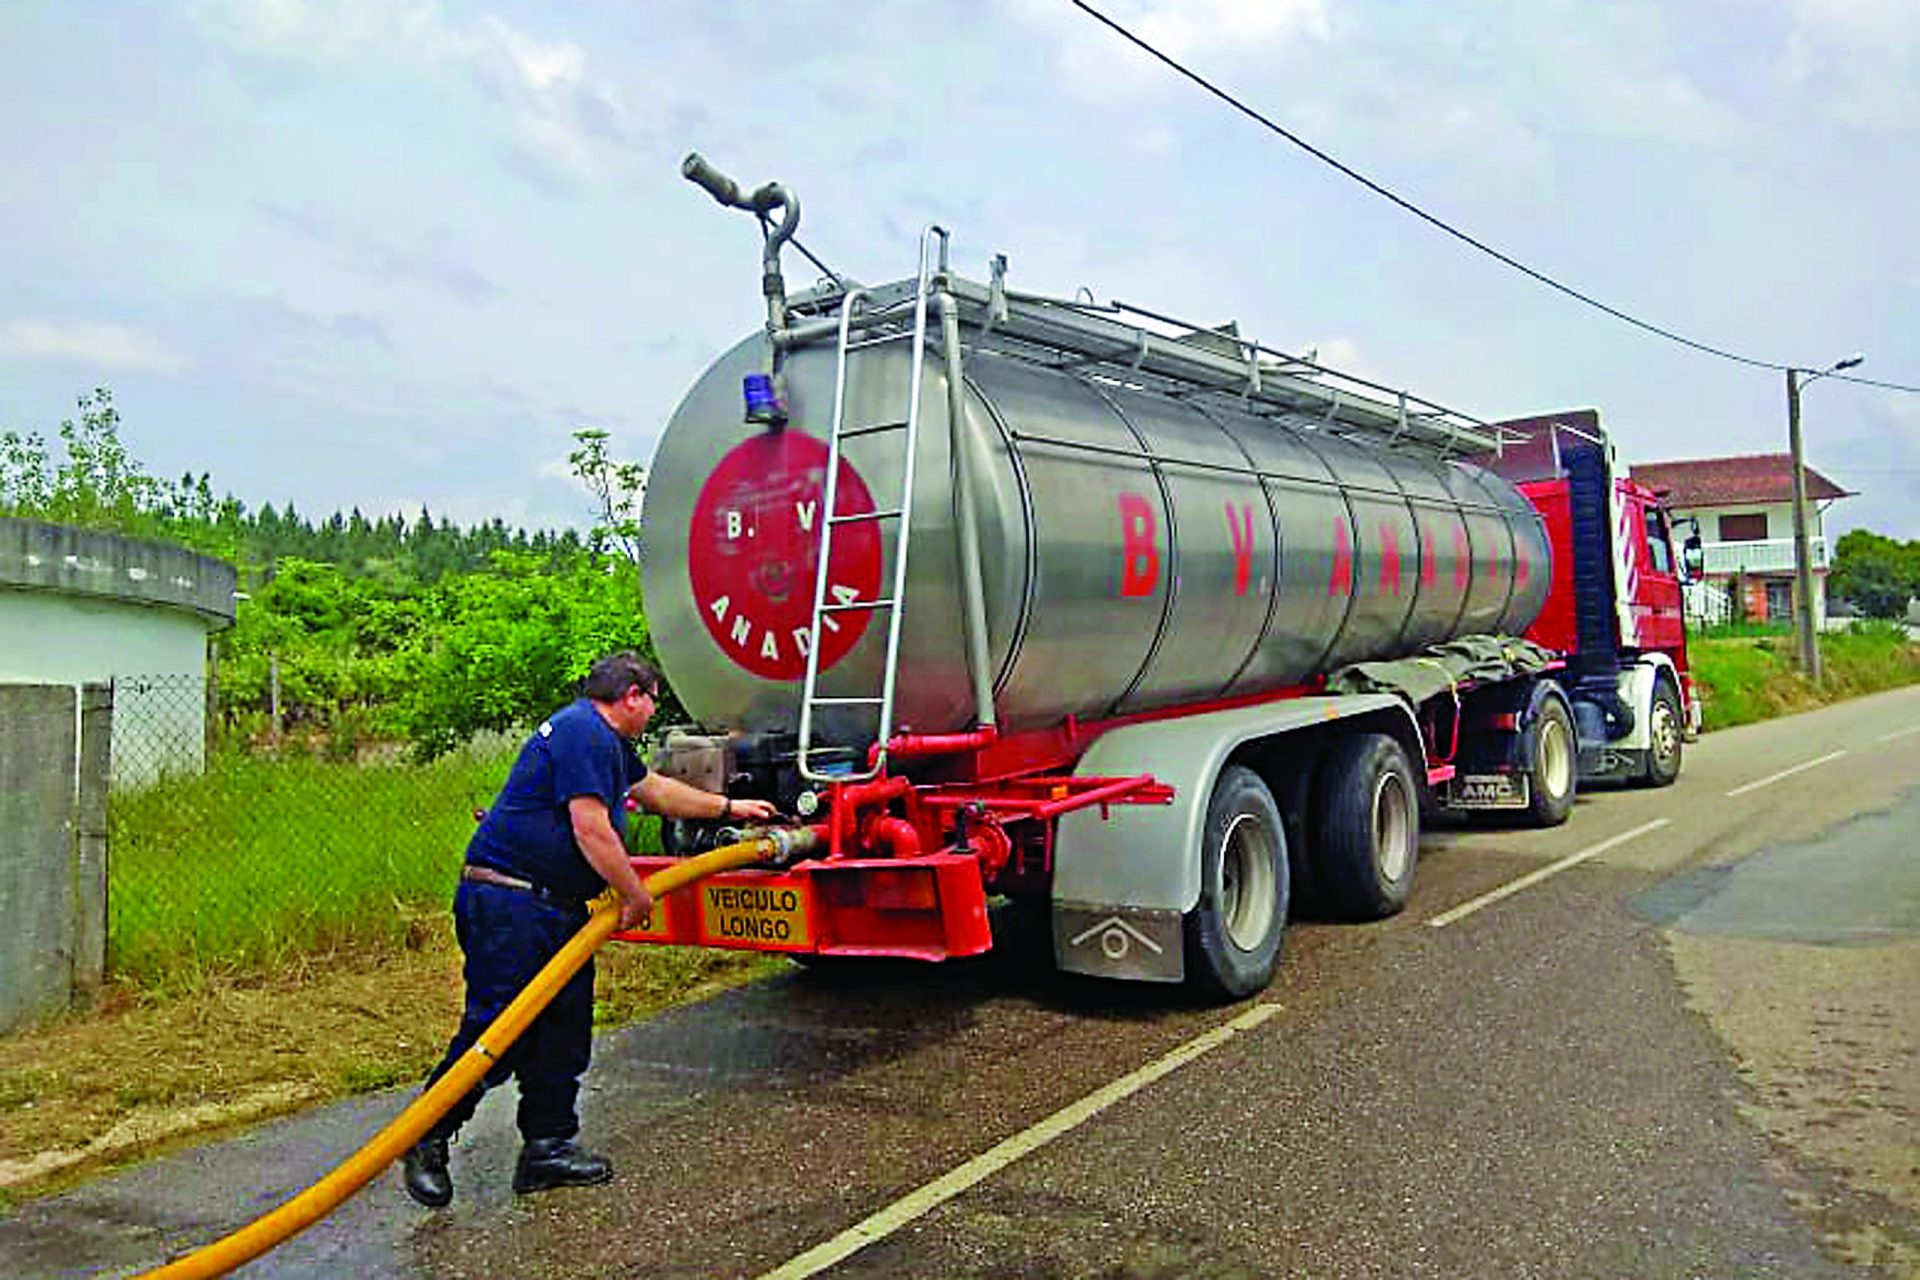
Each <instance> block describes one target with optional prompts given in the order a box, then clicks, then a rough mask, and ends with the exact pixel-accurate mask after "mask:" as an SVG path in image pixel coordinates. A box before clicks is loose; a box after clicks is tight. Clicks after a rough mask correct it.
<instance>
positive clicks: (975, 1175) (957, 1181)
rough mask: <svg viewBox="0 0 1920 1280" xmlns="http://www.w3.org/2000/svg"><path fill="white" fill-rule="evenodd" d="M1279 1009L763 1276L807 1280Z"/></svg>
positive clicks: (1127, 1078)
mask: <svg viewBox="0 0 1920 1280" xmlns="http://www.w3.org/2000/svg"><path fill="white" fill-rule="evenodd" d="M1279 1012H1280V1006H1279V1005H1277V1004H1273V1003H1262V1004H1257V1005H1255V1006H1254V1007H1253V1008H1251V1009H1248V1010H1247V1011H1246V1012H1244V1013H1242V1014H1240V1015H1239V1016H1237V1017H1235V1018H1233V1019H1231V1020H1230V1021H1228V1022H1225V1023H1222V1024H1221V1025H1220V1026H1217V1027H1215V1028H1214V1029H1213V1030H1211V1031H1207V1032H1203V1033H1202V1034H1200V1035H1198V1036H1195V1037H1194V1038H1193V1039H1191V1040H1189V1041H1187V1042H1186V1043H1185V1044H1183V1045H1180V1046H1179V1047H1177V1048H1175V1049H1173V1050H1171V1051H1170V1052H1168V1053H1166V1054H1164V1055H1162V1056H1161V1057H1159V1058H1157V1059H1155V1060H1154V1061H1152V1062H1150V1063H1148V1064H1147V1065H1146V1066H1144V1067H1141V1068H1139V1069H1138V1070H1136V1071H1130V1072H1128V1073H1127V1074H1126V1075H1124V1076H1121V1077H1120V1078H1119V1079H1118V1080H1115V1081H1112V1082H1111V1083H1109V1084H1106V1085H1103V1086H1101V1087H1100V1088H1098V1089H1096V1090H1094V1091H1093V1092H1092V1093H1090V1094H1088V1095H1087V1096H1086V1097H1084V1098H1081V1099H1080V1100H1079V1101H1078V1102H1071V1103H1068V1104H1067V1105H1066V1106H1064V1107H1062V1108H1060V1110H1058V1111H1056V1112H1054V1113H1053V1114H1052V1115H1050V1116H1048V1117H1047V1118H1046V1119H1044V1120H1041V1121H1039V1122H1038V1123H1036V1124H1033V1125H1031V1126H1029V1127H1027V1128H1025V1129H1022V1130H1021V1131H1020V1132H1019V1133H1016V1134H1014V1135H1013V1136H1012V1137H1010V1138H1006V1139H1004V1140H1003V1141H1001V1142H999V1143H996V1144H995V1145H994V1146H992V1147H990V1148H988V1149H987V1150H986V1151H983V1152H981V1153H980V1154H979V1155H977V1156H975V1157H973V1159H971V1160H968V1161H967V1162H966V1163H965V1164H962V1165H960V1166H958V1167H956V1168H954V1169H952V1170H950V1171H948V1172H947V1173H944V1174H942V1175H941V1176H940V1177H938V1178H935V1179H934V1180H933V1181H932V1182H929V1183H926V1184H925V1185H923V1186H921V1187H919V1188H917V1189H915V1190H913V1191H909V1192H908V1193H907V1194H906V1195H904V1196H902V1197H900V1198H899V1199H898V1200H895V1201H894V1202H893V1203H892V1204H890V1205H888V1206H886V1207H885V1208H883V1209H881V1210H880V1211H879V1212H877V1213H874V1214H871V1215H869V1216H867V1217H865V1218H862V1219H861V1220H860V1221H859V1222H856V1223H854V1224H853V1225H852V1226H851V1227H848V1228H847V1229H846V1230H845V1231H842V1232H841V1233H840V1234H839V1235H837V1236H834V1237H833V1238H832V1239H831V1240H827V1241H824V1242H823V1243H821V1244H817V1245H815V1246H814V1247H813V1248H811V1249H809V1250H807V1251H806V1252H805V1253H802V1254H798V1255H796V1256H795V1257H792V1258H789V1259H788V1260H787V1261H785V1262H783V1263H781V1264H780V1265H779V1266H777V1267H775V1268H774V1269H773V1270H771V1271H768V1272H764V1273H762V1274H761V1275H760V1277H759V1280H806V1277H808V1276H814V1275H818V1274H819V1273H820V1272H822V1271H825V1270H826V1269H827V1268H828V1267H831V1266H833V1265H835V1264H836V1263H838V1262H841V1261H843V1260H844V1259H846V1258H849V1257H851V1256H853V1255H854V1254H855V1253H858V1252H859V1251H860V1250H862V1249H864V1248H866V1247H867V1246H868V1245H870V1244H872V1243H874V1242H875V1241H876V1240H881V1239H884V1238H885V1237H887V1236H889V1235H891V1234H893V1233H894V1232H895V1231H898V1230H899V1229H900V1228H901V1227H904V1226H906V1225H907V1224H908V1223H910V1222H912V1221H914V1220H915V1219H916V1218H919V1217H922V1216H923V1215H925V1214H927V1213H929V1212H931V1211H932V1210H934V1209H937V1208H939V1207H940V1206H941V1205H943V1204H945V1203H946V1202H947V1201H949V1200H951V1199H953V1198H954V1197H955V1196H957V1195H959V1194H960V1193H961V1192H963V1191H966V1190H967V1189H968V1188H970V1187H972V1186H974V1185H975V1184H977V1183H980V1182H983V1181H985V1180H986V1179H987V1178H989V1177H991V1176H993V1175H994V1174H995V1173H998V1172H999V1171H1000V1170H1001V1169H1004V1168H1006V1167H1007V1166H1008V1165H1010V1164H1012V1163H1013V1162H1014V1161H1016V1160H1019V1159H1021V1158H1022V1157H1023V1156H1028V1155H1031V1154H1032V1153H1033V1152H1035V1151H1038V1150H1039V1149H1040V1148H1041V1147H1044V1146H1046V1145H1047V1144H1048V1143H1049V1142H1052V1141H1053V1140H1054V1139H1055V1138H1059V1137H1061V1136H1063V1135H1065V1134H1067V1133H1070V1132H1072V1131H1073V1130H1074V1129H1077V1128H1079V1127H1080V1126H1081V1125H1083V1124H1085V1123H1086V1122H1087V1121H1088V1120H1091V1119H1092V1118H1093V1117H1094V1116H1096V1115H1098V1114H1100V1113H1101V1112H1102V1111H1105V1110H1106V1109H1107V1108H1108V1107H1110V1106H1112V1105H1113V1104H1114V1103H1116V1102H1120V1101H1122V1100H1124V1099H1126V1098H1129V1097H1131V1096H1132V1095H1134V1094H1136V1093H1138V1092H1140V1090H1142V1089H1144V1088H1146V1087H1147V1086H1148V1085H1150V1084H1152V1083H1153V1082H1154V1081H1156V1080H1158V1079H1160V1078H1161V1077H1162V1076H1165V1075H1169V1074H1171V1073H1173V1072H1174V1071H1177V1070H1179V1069H1180V1068H1181V1067H1184V1066H1186V1065H1187V1064H1188V1063H1189V1062H1192V1061H1193V1060H1194V1059H1196V1058H1199V1057H1202V1056H1203V1055H1205V1054H1208V1053H1211V1052H1213V1051H1214V1050H1215V1049H1218V1048H1219V1047H1220V1046H1221V1045H1223V1044H1225V1043H1227V1041H1229V1040H1231V1039H1233V1038H1234V1037H1235V1036H1237V1035H1239V1034H1240V1033H1241V1032H1243V1031H1251V1030H1252V1029H1253V1028H1254V1027H1257V1026H1259V1025H1260V1024H1261V1023H1263V1022H1265V1021H1266V1020H1267V1019H1268V1018H1271V1017H1272V1016H1273V1015H1274V1014H1276V1013H1279Z"/></svg>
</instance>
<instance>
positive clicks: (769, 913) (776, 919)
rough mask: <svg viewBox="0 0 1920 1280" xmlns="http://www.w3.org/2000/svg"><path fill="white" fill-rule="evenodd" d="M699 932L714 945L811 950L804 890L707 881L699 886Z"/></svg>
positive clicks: (789, 885)
mask: <svg viewBox="0 0 1920 1280" xmlns="http://www.w3.org/2000/svg"><path fill="white" fill-rule="evenodd" d="M700 933H701V938H702V940H703V941H705V942H707V943H709V944H711V945H715V946H723V947H766V948H776V949H777V948H783V947H800V948H810V947H812V945H813V935H812V933H811V932H810V931H809V930H808V928H807V890H806V887H805V886H804V885H800V884H795V883H792V882H786V883H778V882H776V883H773V884H714V883H712V882H711V881H709V882H708V883H706V884H703V885H701V886H700Z"/></svg>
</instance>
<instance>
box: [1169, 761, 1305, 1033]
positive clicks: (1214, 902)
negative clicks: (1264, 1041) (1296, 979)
mask: <svg viewBox="0 0 1920 1280" xmlns="http://www.w3.org/2000/svg"><path fill="white" fill-rule="evenodd" d="M1288 888H1289V885H1288V878H1287V837H1286V834H1285V832H1284V830H1283V829H1282V827H1281V825H1280V807H1279V806H1278V805H1276V804H1275V803H1274V801H1273V793H1272V792H1271V791H1269V790H1268V789H1267V784H1266V783H1264V782H1262V781H1261V780H1260V775H1259V774H1257V773H1255V772H1254V771H1253V770H1251V769H1248V768H1245V767H1244V766H1241V765H1237V764H1230V765H1228V766H1227V767H1226V768H1225V769H1222V770H1221V771H1220V779H1219V781H1217V782H1216V783H1214V786H1213V799H1212V800H1211V801H1210V802H1209V803H1208V805H1207V825H1206V828H1205V829H1204V831H1203V833H1202V835H1201V841H1200V901H1199V902H1198V903H1196V904H1194V908H1193V910H1191V911H1189V912H1187V916H1186V920H1185V921H1184V934H1185V938H1186V953H1187V954H1186V960H1187V982H1188V983H1189V985H1191V986H1192V987H1193V988H1194V989H1195V990H1197V991H1199V992H1201V993H1202V994H1204V995H1206V996H1208V997H1210V998H1214V999H1226V1000H1238V999H1240V998H1242V997H1244V996H1250V995H1252V994H1253V993H1255V992H1256V991H1259V990H1261V989H1262V988H1264V987H1265V986H1266V985H1267V983H1269V982H1271V981H1272V980H1273V970H1274V967H1275V966H1276V965H1278V964H1279V962H1280V941H1281V936H1282V934H1284V933H1285V931H1286V927H1287V896H1288Z"/></svg>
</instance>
